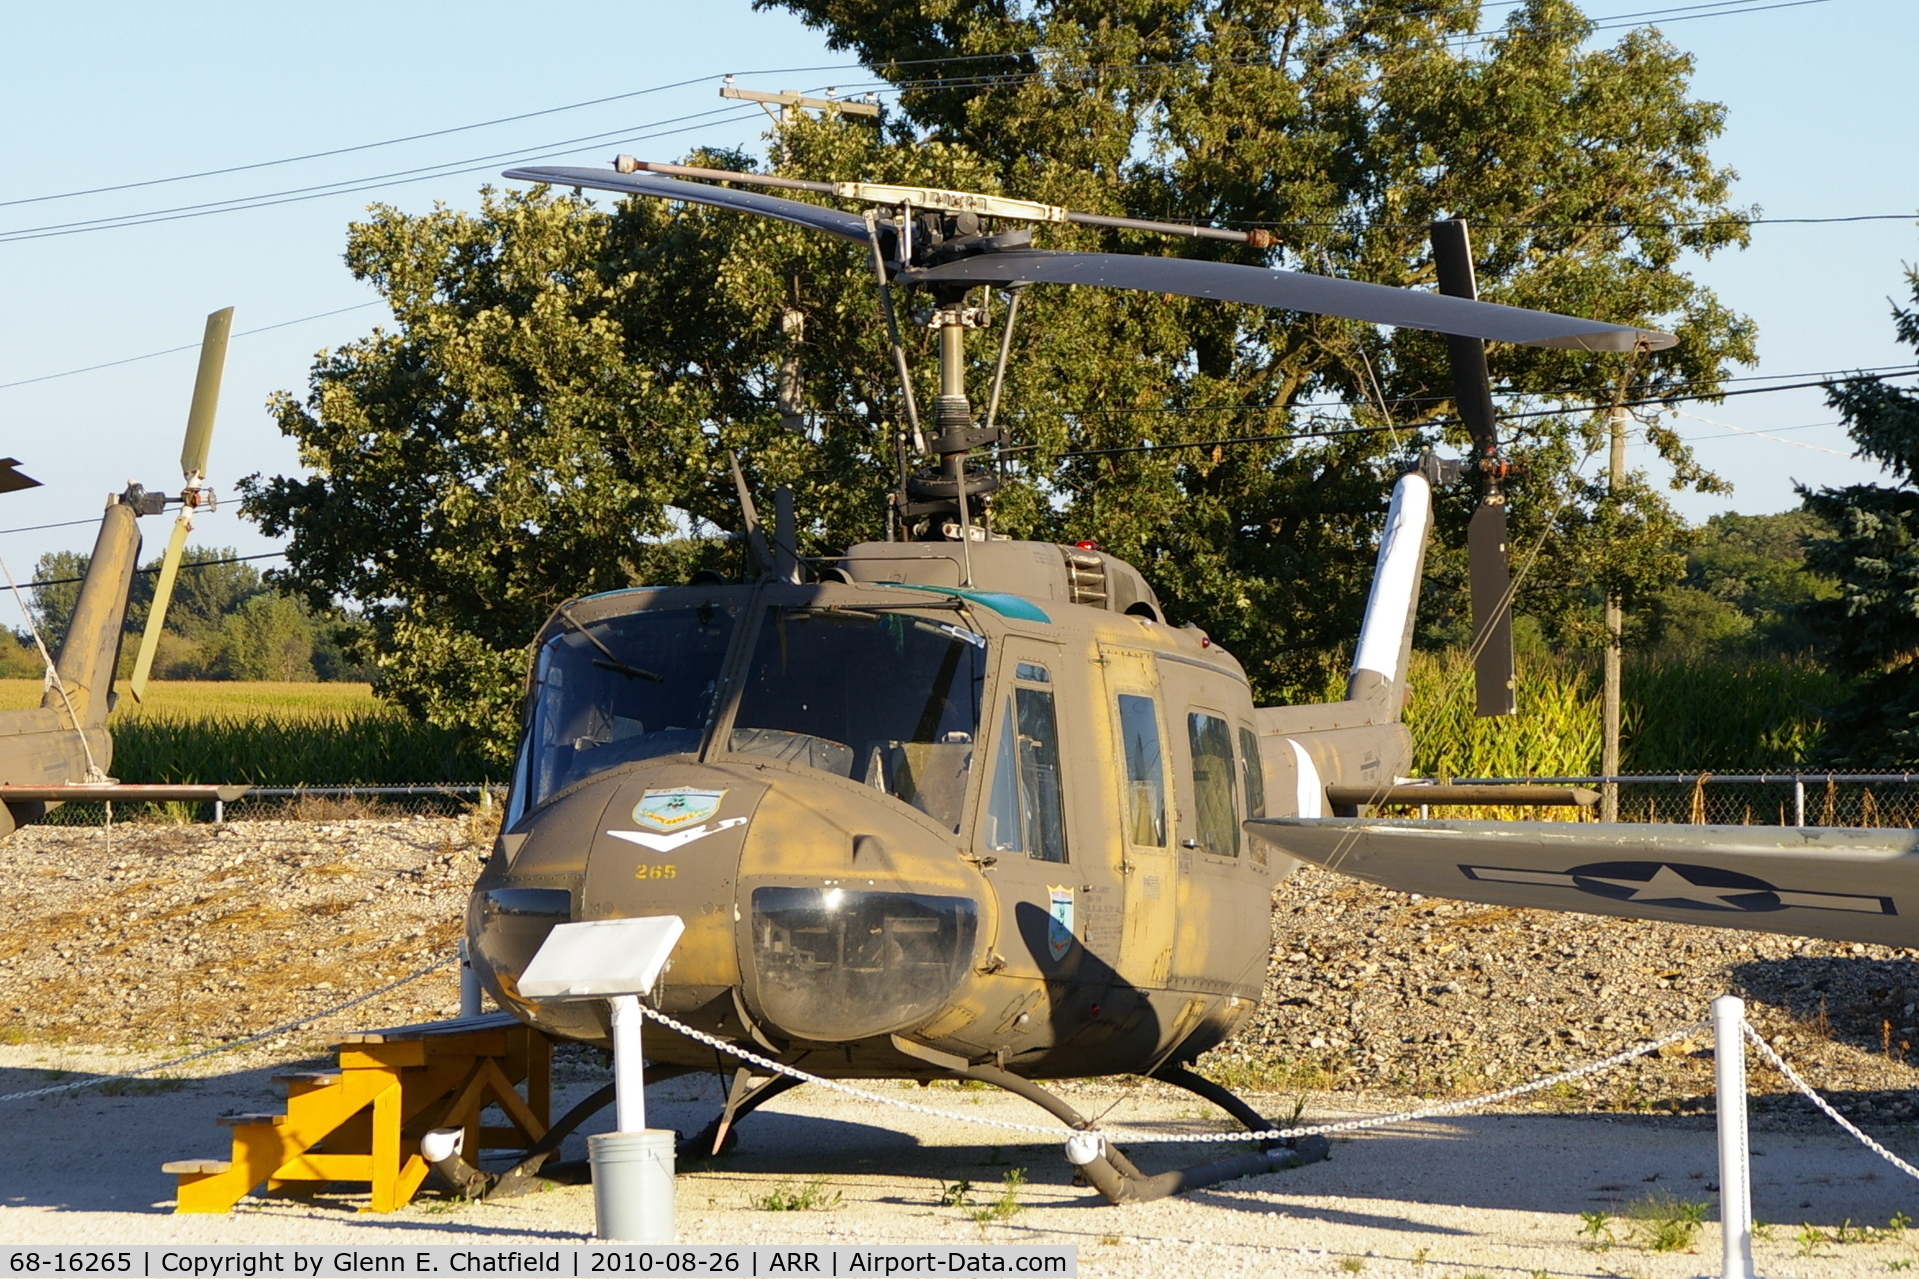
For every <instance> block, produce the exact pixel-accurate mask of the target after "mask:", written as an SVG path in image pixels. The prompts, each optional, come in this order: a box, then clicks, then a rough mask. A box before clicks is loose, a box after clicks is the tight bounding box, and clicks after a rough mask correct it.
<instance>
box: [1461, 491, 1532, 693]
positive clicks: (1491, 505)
mask: <svg viewBox="0 0 1919 1279" xmlns="http://www.w3.org/2000/svg"><path fill="white" fill-rule="evenodd" d="M1508 561H1509V557H1508V555H1507V553H1506V499H1505V498H1504V497H1503V496H1499V495H1497V494H1495V495H1493V496H1491V497H1488V498H1487V499H1486V500H1484V501H1482V502H1480V504H1479V509H1478V510H1476V511H1474V512H1473V519H1472V523H1471V524H1468V525H1467V526H1466V574H1467V577H1468V579H1469V580H1470V583H1471V587H1472V597H1473V650H1474V652H1475V653H1476V654H1477V655H1476V656H1475V657H1474V658H1473V684H1474V686H1475V688H1476V689H1477V691H1478V702H1479V706H1478V713H1479V714H1480V715H1512V714H1514V713H1516V712H1517V711H1518V710H1519V700H1518V690H1517V689H1516V688H1515V686H1514V678H1513V606H1512V601H1511V600H1510V599H1508V598H1507V594H1508V592H1510V591H1511V590H1512V569H1511V567H1510V566H1509V562H1508Z"/></svg>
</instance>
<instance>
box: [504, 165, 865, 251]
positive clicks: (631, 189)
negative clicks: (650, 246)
mask: <svg viewBox="0 0 1919 1279" xmlns="http://www.w3.org/2000/svg"><path fill="white" fill-rule="evenodd" d="M501 176H502V177H508V178H516V179H518V180H519V181H522V182H546V183H550V184H552V185H553V186H557V187H592V188H594V189H595V190H598V191H619V192H621V193H623V194H626V195H650V196H656V197H658V198H659V199H662V200H684V201H686V202H687V203H689V204H710V205H712V206H713V207H714V208H717V209H735V210H738V211H739V212H741V213H758V214H761V215H763V216H765V217H769V218H778V219H780V220H781V221H782V222H791V223H794V224H795V225H797V226H803V227H811V228H812V229H813V230H815V231H824V232H826V233H827V234H828V235H837V236H839V237H840V238H841V239H843V240H854V241H857V242H858V243H860V244H865V243H866V219H864V218H861V217H856V216H854V215H853V214H851V213H844V212H842V211H840V210H839V209H829V208H825V207H824V206H822V205H818V204H807V203H804V202H803V201H800V200H783V199H781V198H780V197H779V196H776V195H761V194H760V193H759V192H757V191H742V190H740V189H739V188H738V187H716V186H708V185H706V184H705V183H701V182H681V181H679V180H678V179H676V178H662V177H656V176H655V175H653V174H650V173H616V172H614V171H612V170H609V169H570V168H551V167H547V166H544V165H542V166H538V167H534V168H526V169H508V170H507V171H506V172H505V173H504V174H502V175H501Z"/></svg>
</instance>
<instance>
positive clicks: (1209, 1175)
mask: <svg viewBox="0 0 1919 1279" xmlns="http://www.w3.org/2000/svg"><path fill="white" fill-rule="evenodd" d="M666 1070H668V1071H670V1072H671V1073H672V1074H684V1073H691V1070H692V1068H690V1067H686V1068H672V1067H668V1068H666ZM953 1073H954V1074H955V1075H956V1076H957V1077H959V1078H961V1079H970V1080H974V1081H977V1082H979V1083H983V1084H991V1085H993V1086H994V1087H995V1088H1001V1089H1004V1090H1005V1091H1007V1092H1010V1093H1012V1094H1013V1095H1014V1096H1016V1097H1023V1098H1025V1099H1026V1100H1027V1101H1030V1102H1032V1103H1033V1104H1034V1105H1035V1106H1038V1107H1039V1108H1040V1109H1041V1110H1044V1111H1045V1112H1046V1113H1047V1114H1049V1115H1051V1116H1053V1117H1054V1118H1055V1119H1057V1120H1059V1121H1060V1122H1061V1123H1063V1124H1065V1125H1066V1126H1067V1127H1068V1128H1072V1129H1076V1130H1078V1131H1080V1132H1086V1131H1088V1130H1090V1129H1091V1128H1092V1127H1093V1124H1092V1122H1091V1121H1090V1120H1088V1119H1087V1118H1086V1117H1085V1116H1084V1115H1082V1114H1080V1112H1079V1111H1078V1110H1076V1109H1074V1107H1073V1106H1072V1105H1071V1103H1069V1102H1067V1101H1066V1100H1065V1099H1064V1098H1062V1097H1059V1096H1057V1095H1055V1094H1054V1093H1051V1092H1048V1091H1047V1090H1046V1089H1044V1088H1042V1087H1040V1086H1039V1085H1038V1084H1036V1083H1034V1082H1033V1081H1032V1080H1030V1079H1025V1078H1022V1077H1021V1076H1019V1075H1015V1074H1013V1073H1012V1072H1011V1071H1006V1070H1001V1069H999V1068H998V1067H996V1066H969V1067H967V1068H966V1069H964V1070H958V1071H954V1072H953ZM661 1077H663V1076H662V1074H655V1075H654V1078H661ZM1149 1077H1150V1078H1152V1079H1156V1080H1158V1081H1160V1082H1161V1083H1167V1084H1172V1085H1173V1086H1174V1087H1176V1088H1184V1089H1185V1090H1186V1091H1187V1092H1190V1093H1192V1094H1193V1095H1195V1096H1197V1097H1202V1098H1204V1099H1205V1100H1207V1101H1210V1102H1212V1103H1213V1104H1214V1105H1215V1106H1218V1107H1219V1108H1220V1109H1221V1110H1224V1111H1225V1112H1226V1113H1227V1114H1229V1115H1231V1116H1232V1117H1233V1118H1234V1119H1237V1120H1238V1121H1239V1122H1240V1123H1242V1124H1244V1125H1245V1126H1246V1130H1247V1131H1248V1132H1263V1131H1267V1130H1270V1129H1273V1128H1277V1127H1280V1125H1279V1124H1276V1123H1274V1122H1272V1121H1270V1120H1268V1119H1266V1118H1265V1117H1263V1116H1262V1115H1261V1114H1260V1113H1259V1112H1258V1111H1256V1110H1254V1109H1253V1108H1252V1107H1251V1106H1250V1105H1248V1104H1247V1103H1246V1102H1245V1101H1244V1100H1243V1099H1241V1098H1240V1097H1238V1096H1236V1095H1234V1094H1233V1093H1232V1092H1231V1091H1230V1090H1229V1089H1226V1088H1224V1087H1222V1086H1220V1085H1219V1084H1216V1083H1214V1082H1213V1081H1212V1080H1210V1079H1207V1078H1206V1077H1204V1076H1203V1075H1197V1074H1194V1073H1193V1072H1192V1071H1190V1070H1187V1069H1186V1068H1185V1067H1183V1066H1162V1067H1161V1068H1160V1069H1159V1070H1157V1071H1155V1072H1153V1074H1152V1075H1151V1076H1149ZM800 1083H801V1081H800V1080H798V1079H795V1078H793V1077H792V1076H790V1075H774V1076H772V1077H770V1078H764V1079H760V1080H758V1081H757V1082H755V1080H754V1078H753V1073H752V1072H751V1071H750V1070H748V1069H747V1068H746V1067H744V1066H741V1067H739V1068H737V1069H735V1070H734V1072H733V1080H732V1084H731V1086H730V1087H729V1088H728V1090H727V1097H726V1103H725V1105H724V1106H722V1107H721V1109H720V1113H719V1114H718V1115H716V1116H715V1117H714V1118H713V1121H712V1122H711V1123H709V1124H707V1125H706V1127H704V1128H702V1129H700V1131H699V1132H697V1133H695V1134H694V1135H693V1136H692V1137H689V1138H687V1139H686V1140H684V1141H682V1142H680V1143H679V1145H678V1149H677V1150H676V1152H675V1153H676V1154H677V1156H678V1157H679V1158H681V1159H700V1158H708V1157H711V1156H713V1155H719V1154H724V1153H725V1152H727V1151H728V1150H731V1149H732V1148H733V1147H734V1146H735V1145H737V1144H738V1143H739V1131H738V1125H739V1122H740V1121H741V1120H742V1119H745V1118H746V1117H747V1116H748V1115H750V1114H752V1113H753V1112H754V1111H755V1110H758V1109H759V1108H760V1107H761V1106H763V1105H765V1104H766V1103H767V1102H769V1101H771V1100H773V1098H775V1097H777V1096H779V1095H780V1094H782V1093H784V1092H786V1091H788V1090H789V1089H792V1088H795V1087H797V1086H799V1084H800ZM612 1104H613V1085H611V1084H608V1085H607V1086H606V1087H604V1088H602V1089H600V1090H599V1091H598V1092H595V1093H594V1094H593V1095H592V1096H590V1097H588V1098H587V1099H586V1100H584V1101H582V1102H580V1103H579V1104H578V1105H576V1106H574V1107H573V1109H571V1110H569V1111H568V1112H567V1113H566V1114H565V1115H564V1116H562V1117H561V1118H560V1119H559V1120H557V1121H556V1122H555V1123H554V1125H553V1127H552V1128H551V1129H549V1130H548V1132H547V1133H546V1135H545V1136H544V1137H543V1138H542V1139H541V1140H540V1141H539V1143H538V1144H537V1145H535V1146H534V1147H533V1149H531V1150H529V1151H527V1153H526V1156H525V1157H524V1158H522V1159H521V1160H520V1162H519V1163H517V1164H515V1165H514V1166H513V1167H511V1168H509V1169H508V1170H507V1171H505V1172H504V1173H501V1174H500V1175H499V1176H498V1178H490V1177H488V1175H487V1174H485V1173H480V1172H479V1171H478V1170H477V1169H474V1170H472V1172H473V1175H474V1176H475V1177H487V1178H488V1180H489V1181H490V1183H491V1184H489V1185H488V1186H487V1188H486V1190H485V1191H484V1197H485V1198H487V1199H504V1198H511V1197H513V1196H515V1195H520V1194H525V1193H526V1191H527V1190H528V1189H530V1188H531V1187H532V1184H533V1180H534V1178H535V1177H536V1176H538V1175H539V1174H540V1171H541V1169H542V1167H543V1166H544V1165H545V1164H546V1161H547V1160H548V1159H549V1158H551V1157H552V1155H553V1153H554V1152H555V1151H557V1150H558V1149H559V1148H560V1143H561V1142H563V1141H564V1140H565V1139H566V1138H567V1137H568V1136H569V1135H571V1134H572V1133H573V1132H574V1131H575V1130H577V1129H578V1128H579V1127H580V1125H581V1124H583V1123H585V1122H586V1121H587V1120H588V1119H590V1118H592V1117H593V1116H594V1115H596V1114H598V1113H599V1112H600V1111H601V1110H604V1109H605V1108H606V1107H607V1106H610V1105H612ZM1073 1145H1074V1143H1069V1156H1068V1157H1069V1158H1071V1159H1072V1160H1073V1162H1074V1163H1075V1164H1077V1165H1078V1167H1079V1171H1080V1174H1081V1175H1082V1176H1083V1177H1084V1178H1085V1180H1086V1182H1087V1184H1089V1185H1091V1186H1092V1187H1093V1188H1094V1189H1095V1190H1097V1191H1099V1193H1100V1194H1101V1195H1103V1196H1105V1198H1106V1200H1107V1201H1108V1202H1109V1203H1115V1204H1123V1203H1147V1202H1149V1201H1151V1200H1154V1199H1164V1198H1165V1197H1167V1196H1168V1195H1176V1194H1180V1193H1182V1192H1183V1191H1187V1190H1198V1189H1200V1188H1202V1187H1205V1186H1211V1185H1216V1184H1218V1183H1219V1182H1222V1181H1232V1180H1234V1179H1236V1178H1239V1177H1255V1176H1259V1175H1260V1174H1262V1173H1269V1172H1277V1171H1279V1170H1281V1169H1284V1168H1298V1167H1301V1166H1303V1165H1305V1164H1311V1163H1318V1162H1319V1161H1320V1160H1322V1159H1325V1158H1328V1157H1329V1156H1330V1155H1331V1154H1332V1147H1331V1143H1329V1142H1328V1141H1327V1140H1326V1138H1324V1137H1303V1138H1299V1139H1297V1140H1295V1141H1266V1142H1262V1143H1261V1144H1260V1150H1259V1151H1258V1153H1255V1154H1241V1155H1233V1156H1230V1157H1228V1158H1226V1159H1216V1160H1213V1161H1212V1162H1211V1163H1204V1164H1195V1165H1193V1166H1192V1167H1190V1168H1175V1169H1172V1170H1171V1171H1168V1172H1162V1173H1157V1174H1155V1175H1153V1176H1148V1175H1147V1174H1145V1173H1143V1172H1141V1171H1140V1170H1139V1168H1138V1167H1137V1166H1136V1165H1135V1164H1134V1163H1133V1161H1132V1160H1131V1159H1128V1158H1127V1157H1126V1155H1125V1154H1124V1152H1122V1151H1120V1150H1119V1149H1118V1148H1116V1147H1114V1146H1111V1145H1108V1144H1106V1143H1105V1142H1103V1141H1097V1140H1095V1141H1091V1142H1088V1143H1087V1144H1086V1145H1085V1146H1083V1147H1081V1148H1080V1149H1078V1150H1077V1151H1074V1150H1073V1149H1072V1147H1073ZM1081 1155H1084V1156H1086V1158H1084V1159H1083V1160H1082V1159H1081V1158H1080V1156H1081ZM552 1171H558V1169H557V1168H556V1169H554V1170H552Z"/></svg>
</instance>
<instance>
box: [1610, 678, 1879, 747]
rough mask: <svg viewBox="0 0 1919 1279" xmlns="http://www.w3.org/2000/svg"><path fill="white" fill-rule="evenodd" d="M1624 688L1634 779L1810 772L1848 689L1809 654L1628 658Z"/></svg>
mask: <svg viewBox="0 0 1919 1279" xmlns="http://www.w3.org/2000/svg"><path fill="white" fill-rule="evenodd" d="M1623 682H1624V690H1625V693H1624V700H1625V705H1624V708H1623V710H1624V716H1623V718H1624V724H1623V728H1622V736H1623V737H1624V739H1625V746H1624V748H1623V754H1624V757H1625V760H1626V767H1627V768H1629V769H1630V770H1631V771H1633V772H1640V773H1666V772H1699V771H1706V770H1713V769H1716V770H1719V771H1722V772H1723V771H1728V770H1747V769H1753V770H1761V771H1763V770H1766V769H1789V768H1800V767H1805V766H1807V765H1810V764H1813V763H1815V762H1817V760H1818V758H1819V756H1820V752H1821V750H1822V748H1823V741H1824V737H1825V733H1826V731H1827V726H1828V724H1829V723H1830V722H1831V721H1832V718H1833V716H1834V713H1835V711H1836V709H1837V708H1838V707H1839V706H1841V705H1842V704H1843V703H1844V702H1845V700H1846V698H1847V697H1848V696H1849V695H1850V694H1851V692H1852V689H1853V687H1854V681H1852V680H1850V679H1848V678H1846V677H1845V676H1844V675H1841V674H1839V673H1838V672H1836V671H1833V670H1832V669H1831V668H1830V667H1828V666H1826V665H1824V664H1823V663H1821V662H1818V661H1816V660H1814V659H1812V658H1810V657H1805V656H1798V657H1784V656H1782V657H1774V658H1770V659H1767V658H1758V657H1752V658H1748V657H1731V658H1718V659H1715V658H1710V657H1697V658H1662V657H1653V658H1649V659H1643V660H1631V659H1629V660H1628V661H1627V663H1626V667H1625V672H1624V681H1623ZM1596 713H1597V712H1596V711H1595V714H1596Z"/></svg>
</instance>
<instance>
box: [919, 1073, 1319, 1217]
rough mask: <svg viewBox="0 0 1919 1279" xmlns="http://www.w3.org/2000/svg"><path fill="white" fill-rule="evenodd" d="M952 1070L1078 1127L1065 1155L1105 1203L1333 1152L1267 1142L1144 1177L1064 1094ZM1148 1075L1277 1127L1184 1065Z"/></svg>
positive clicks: (1007, 1077)
mask: <svg viewBox="0 0 1919 1279" xmlns="http://www.w3.org/2000/svg"><path fill="white" fill-rule="evenodd" d="M955 1073H957V1074H958V1075H959V1076H960V1077H961V1078H962V1079H973V1080H978V1081H979V1082H980V1083H984V1084H992V1085H993V1086H994V1087H997V1088H1004V1089H1005V1090H1006V1091H1007V1092H1010V1093H1012V1094H1014V1095H1015V1096H1019V1097H1024V1098H1026V1100H1028V1101H1030V1102H1032V1103H1033V1104H1034V1105H1036V1106H1038V1107H1039V1108H1040V1109H1042V1110H1044V1111H1046V1112H1047V1113H1048V1114H1050V1115H1052V1116H1053V1117H1054V1118H1056V1119H1058V1120H1059V1121H1060V1122H1061V1123H1063V1124H1065V1125H1066V1126H1067V1127H1069V1128H1073V1129H1077V1130H1078V1131H1077V1132H1075V1133H1074V1135H1073V1136H1071V1137H1069V1138H1067V1141H1066V1158H1067V1159H1068V1160H1069V1161H1070V1162H1072V1163H1073V1165H1074V1166H1075V1167H1077V1168H1078V1169H1079V1172H1080V1175H1081V1176H1083V1177H1085V1179H1086V1181H1087V1184H1089V1185H1091V1186H1092V1187H1093V1189H1095V1190H1097V1191H1099V1193H1100V1194H1101V1195H1103V1196H1104V1197H1105V1198H1106V1201H1107V1202H1108V1203H1113V1204H1132V1203H1150V1202H1151V1201H1152V1200H1155V1199H1164V1198H1166V1197H1167V1196H1168V1195H1177V1194H1181V1193H1183V1192H1185V1191H1188V1190H1199V1189H1201V1188H1203V1187H1205V1186H1212V1185H1217V1184H1218V1183H1220V1182H1222V1181H1233V1180H1236V1179H1238V1178H1240V1177H1257V1176H1259V1175H1261V1174H1262V1173H1269V1172H1278V1171H1280V1170H1281V1169H1285V1168H1298V1167H1302V1166H1304V1165H1306V1164H1312V1163H1318V1162H1319V1161H1320V1160H1322V1159H1326V1158H1330V1157H1331V1155H1332V1143H1330V1142H1328V1141H1327V1140H1326V1138H1324V1137H1318V1136H1315V1137H1306V1138H1303V1139H1301V1140H1299V1141H1297V1142H1290V1143H1289V1142H1266V1143H1263V1146H1264V1148H1263V1149H1261V1150H1259V1151H1256V1152H1253V1153H1249V1154H1241V1155H1232V1156H1230V1157H1228V1158H1225V1159H1215V1160H1213V1161H1211V1162H1209V1163H1203V1164H1194V1165H1193V1166H1191V1167H1189V1168H1175V1169H1172V1170H1171V1171H1168V1172H1162V1173H1157V1174H1154V1175H1152V1176H1148V1175H1147V1174H1145V1173H1143V1172H1141V1171H1140V1170H1139V1168H1138V1167H1137V1166H1136V1165H1135V1164H1134V1163H1133V1161H1132V1160H1130V1159H1128V1158H1127V1157H1126V1155H1125V1154H1124V1152H1122V1151H1121V1150H1119V1149H1118V1148H1117V1147H1116V1146H1113V1145H1111V1144H1109V1143H1108V1142H1107V1141H1106V1140H1105V1138H1103V1137H1101V1136H1099V1135H1098V1134H1097V1133H1094V1132H1092V1131H1090V1130H1091V1128H1092V1124H1091V1123H1090V1122H1089V1121H1088V1120H1087V1119H1086V1117H1085V1116H1083V1115H1081V1114H1080V1113H1079V1111H1077V1110H1075V1109H1074V1108H1073V1107H1072V1106H1071V1105H1069V1104H1068V1103H1067V1102H1066V1101H1065V1100H1064V1099H1063V1098H1060V1097H1057V1096H1055V1095H1054V1094H1052V1093H1050V1092H1048V1091H1046V1089H1044V1088H1042V1087H1040V1086H1039V1085H1038V1084H1036V1083H1034V1082H1033V1081H1032V1080H1030V1079H1022V1078H1021V1077H1020V1076H1018V1075H1015V1074H1013V1073H1011V1072H1010V1071H1005V1070H1001V1069H999V1068H998V1067H996V1066H971V1067H968V1068H967V1069H965V1070H963V1071H957V1072H955ZM1149 1078H1152V1079H1157V1080H1159V1081H1160V1082H1162V1083H1168V1084H1173V1085H1174V1086H1176V1087H1179V1088H1184V1089H1186V1091H1188V1092H1190V1093H1193V1094H1195V1095H1197V1096H1200V1097H1204V1098H1205V1099H1206V1100H1207V1101H1210V1102H1212V1103H1213V1104H1214V1105H1216V1106H1218V1107H1219V1108H1220V1109H1222V1110H1224V1111H1226V1112H1227V1113H1228V1114H1230V1115H1232V1117H1233V1118H1235V1119H1237V1120H1239V1121H1240V1122H1241V1123H1242V1124H1245V1125H1246V1128H1247V1131H1249V1132H1262V1131H1265V1130H1267V1129H1271V1128H1277V1127H1280V1125H1278V1124H1274V1123H1270V1122H1268V1121H1267V1120H1265V1119H1264V1118H1262V1117H1261V1116H1260V1114H1259V1112H1258V1111H1256V1110H1254V1109H1253V1108H1252V1107H1251V1106H1249V1105H1247V1104H1246V1103H1245V1102H1244V1101H1243V1100H1241V1099H1240V1098H1238V1097H1236V1096H1234V1095H1233V1094H1232V1093H1231V1092H1229V1091H1228V1090H1227V1089H1225V1088H1222V1087H1221V1086H1220V1085H1218V1084H1216V1083H1214V1082H1213V1081H1212V1080H1210V1079H1206V1078H1204V1077H1202V1076H1200V1075H1196V1074H1194V1073H1192V1072H1191V1071H1189V1070H1186V1069H1185V1068H1183V1067H1180V1066H1171V1067H1164V1068H1162V1069H1160V1070H1159V1071H1157V1072H1155V1073H1154V1074H1152V1075H1151V1076H1149Z"/></svg>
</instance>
